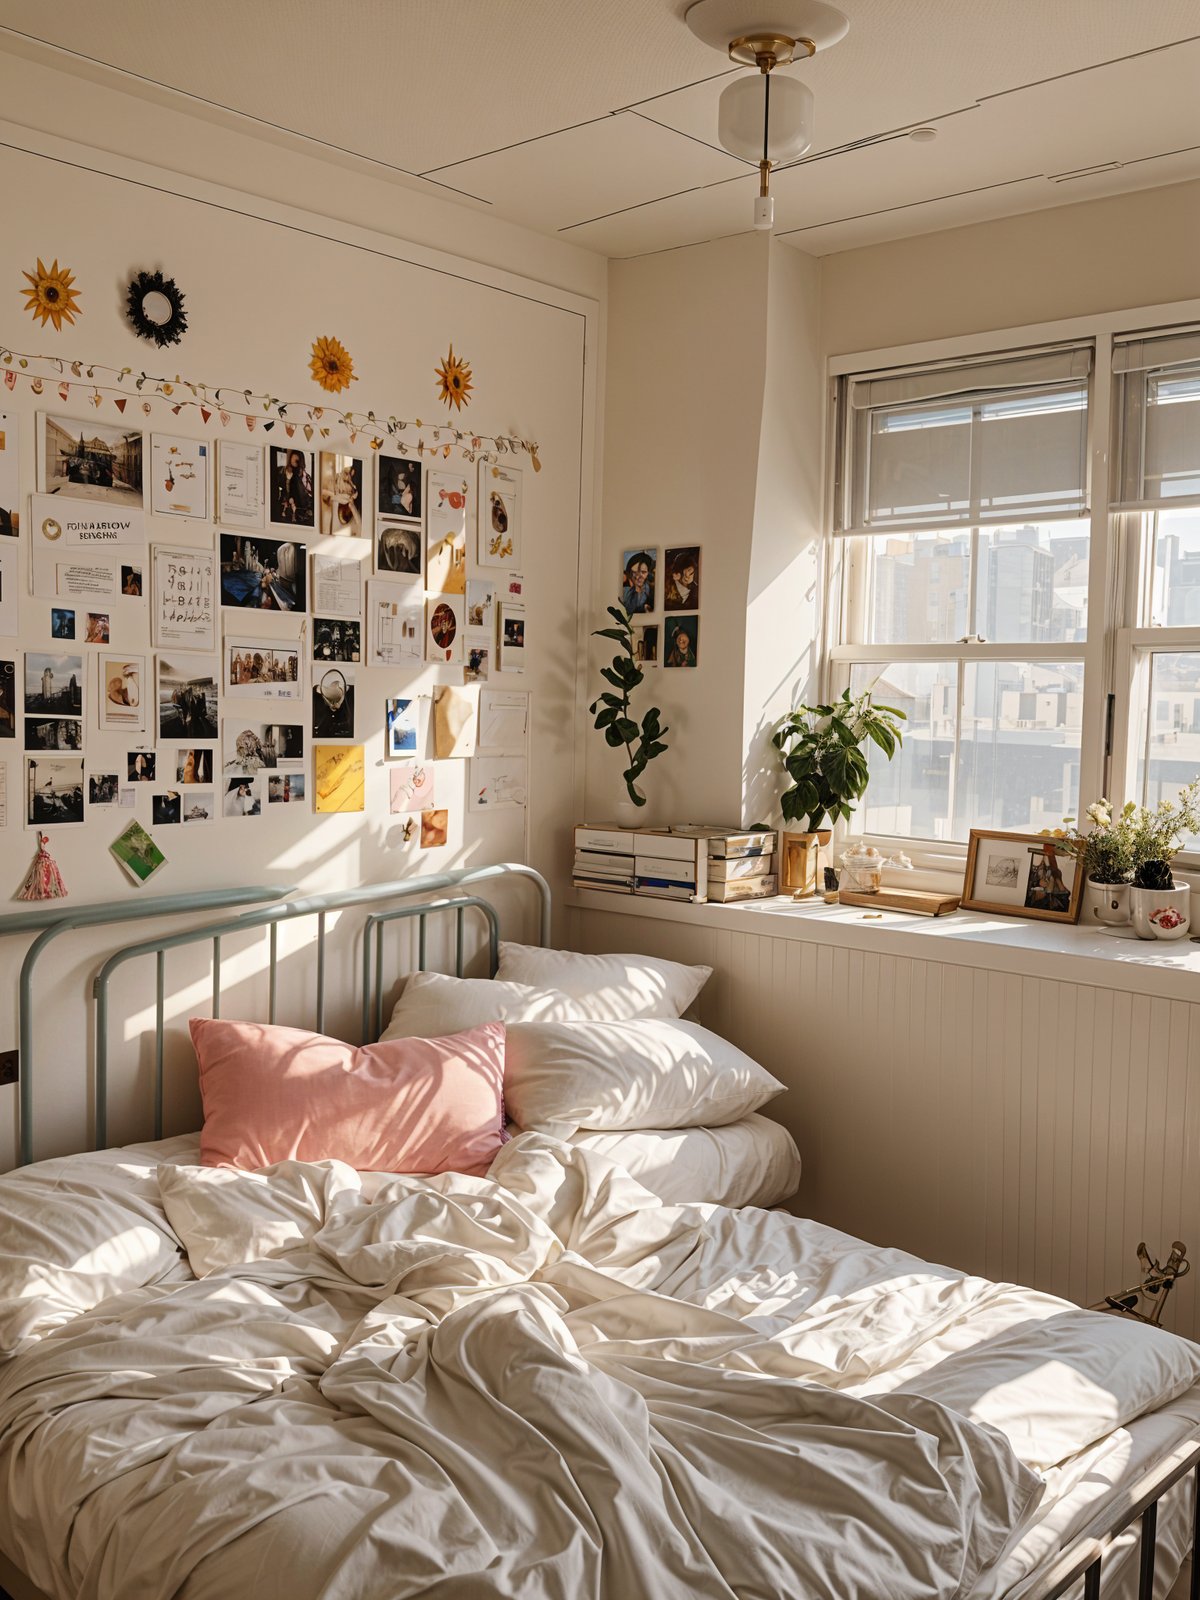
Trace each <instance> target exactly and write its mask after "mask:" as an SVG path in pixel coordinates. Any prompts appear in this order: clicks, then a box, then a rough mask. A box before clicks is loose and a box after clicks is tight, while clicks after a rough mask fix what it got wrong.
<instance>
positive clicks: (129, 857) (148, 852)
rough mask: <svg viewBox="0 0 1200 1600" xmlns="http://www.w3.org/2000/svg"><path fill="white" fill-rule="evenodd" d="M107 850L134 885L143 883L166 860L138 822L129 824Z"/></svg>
mask: <svg viewBox="0 0 1200 1600" xmlns="http://www.w3.org/2000/svg"><path fill="white" fill-rule="evenodd" d="M108 848H109V849H110V850H111V851H112V853H113V855H114V856H116V858H117V860H118V861H119V862H120V863H121V865H122V866H123V867H124V868H125V870H126V872H127V873H128V874H129V876H130V877H131V878H132V879H133V881H134V882H135V883H145V881H146V879H147V878H151V877H153V876H154V874H155V873H156V872H157V871H158V869H159V867H161V866H162V865H163V864H164V863H165V862H166V859H167V858H166V856H165V855H163V853H162V851H161V850H160V849H159V848H158V846H157V845H156V844H155V842H154V840H153V839H152V838H151V837H150V835H149V834H148V833H147V832H146V830H145V828H143V827H142V825H141V823H140V822H131V823H130V824H129V826H128V827H127V828H126V829H124V831H123V832H121V833H119V834H118V835H117V837H116V838H115V839H114V840H113V842H112V843H111V844H110V845H109V847H108Z"/></svg>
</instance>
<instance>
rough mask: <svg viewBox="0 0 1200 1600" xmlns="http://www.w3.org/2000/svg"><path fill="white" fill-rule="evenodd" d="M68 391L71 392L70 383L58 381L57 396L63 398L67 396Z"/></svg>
mask: <svg viewBox="0 0 1200 1600" xmlns="http://www.w3.org/2000/svg"><path fill="white" fill-rule="evenodd" d="M70 392H71V385H70V384H69V383H60V384H59V386H58V398H59V399H60V400H65V399H66V398H67V396H68V395H69V394H70Z"/></svg>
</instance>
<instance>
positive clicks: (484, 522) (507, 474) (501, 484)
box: [478, 460, 521, 567]
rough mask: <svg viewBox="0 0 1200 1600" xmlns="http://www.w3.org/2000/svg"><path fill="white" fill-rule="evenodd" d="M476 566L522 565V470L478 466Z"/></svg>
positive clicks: (489, 463)
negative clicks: (477, 559)
mask: <svg viewBox="0 0 1200 1600" xmlns="http://www.w3.org/2000/svg"><path fill="white" fill-rule="evenodd" d="M478 544H479V565H480V566H481V567H507V566H520V564H521V469H520V468H519V467H510V466H507V465H505V466H501V465H500V463H499V462H496V461H486V460H485V461H480V463H479V538H478Z"/></svg>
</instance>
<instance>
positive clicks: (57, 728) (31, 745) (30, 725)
mask: <svg viewBox="0 0 1200 1600" xmlns="http://www.w3.org/2000/svg"><path fill="white" fill-rule="evenodd" d="M25 748H26V750H82V749H83V722H82V720H81V719H80V718H79V717H26V718H25Z"/></svg>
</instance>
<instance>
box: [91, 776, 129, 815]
mask: <svg viewBox="0 0 1200 1600" xmlns="http://www.w3.org/2000/svg"><path fill="white" fill-rule="evenodd" d="M120 792H121V777H120V774H119V773H116V772H89V773H88V779H87V803H88V806H89V808H90V807H92V806H110V807H112V808H114V809H115V808H116V806H117V803H118V797H119V795H120Z"/></svg>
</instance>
